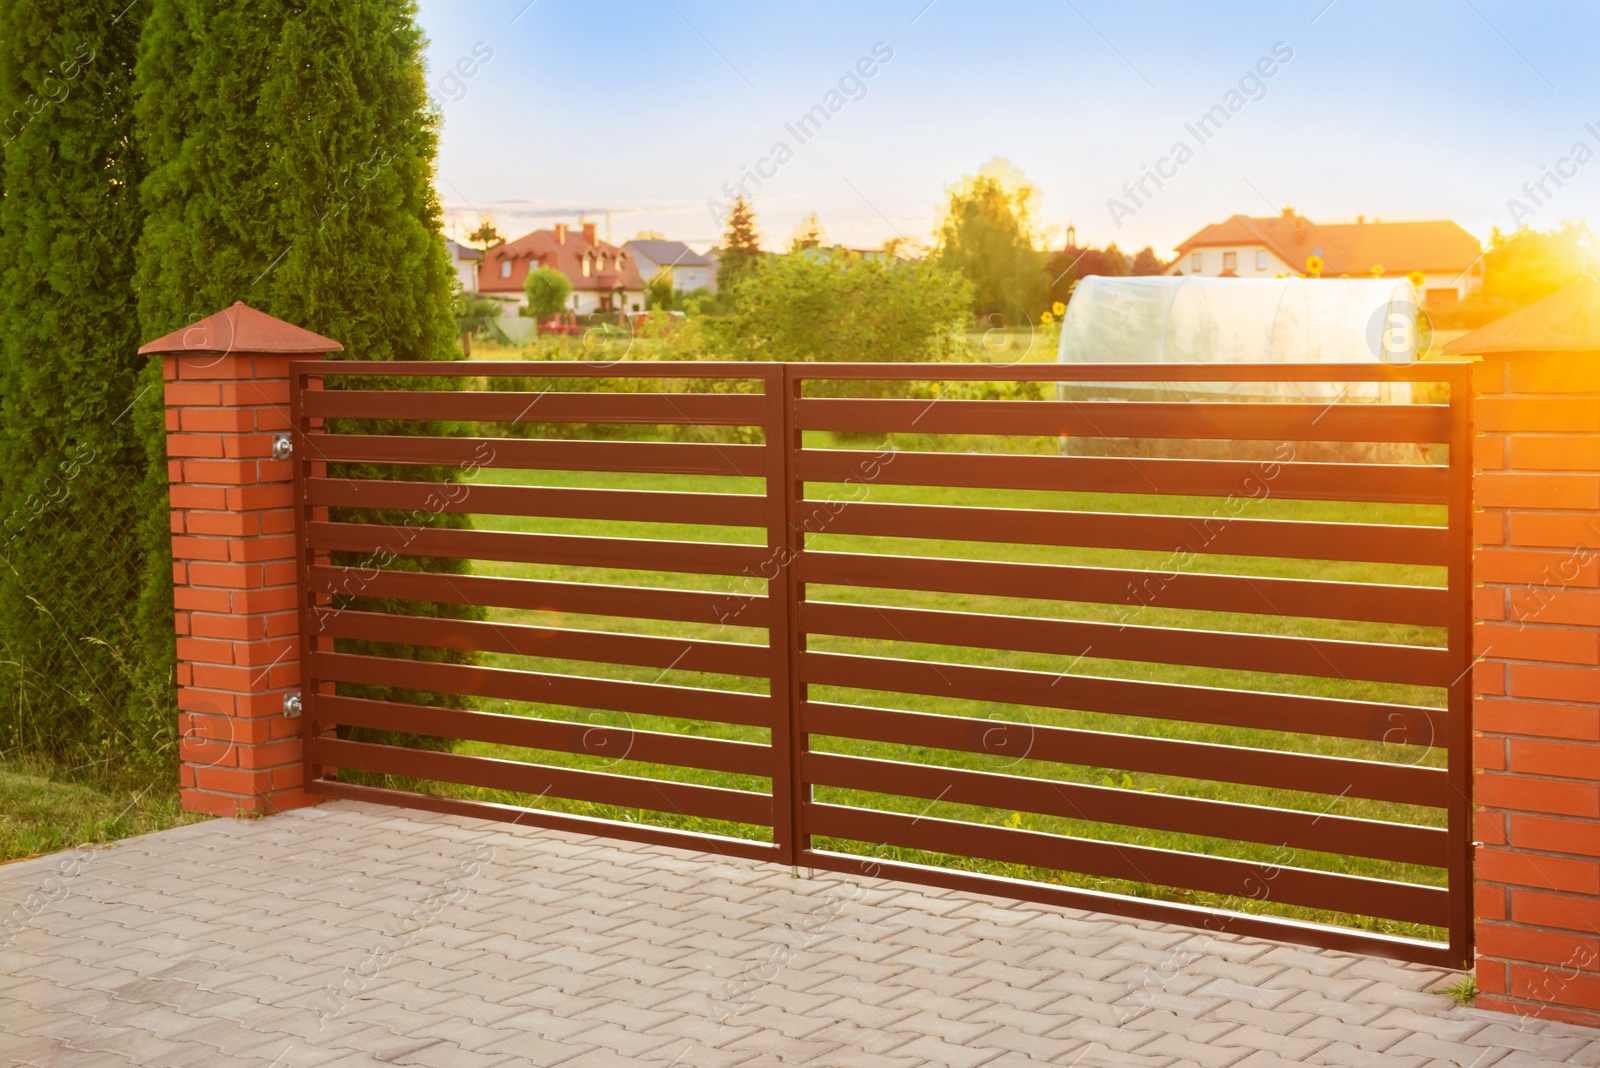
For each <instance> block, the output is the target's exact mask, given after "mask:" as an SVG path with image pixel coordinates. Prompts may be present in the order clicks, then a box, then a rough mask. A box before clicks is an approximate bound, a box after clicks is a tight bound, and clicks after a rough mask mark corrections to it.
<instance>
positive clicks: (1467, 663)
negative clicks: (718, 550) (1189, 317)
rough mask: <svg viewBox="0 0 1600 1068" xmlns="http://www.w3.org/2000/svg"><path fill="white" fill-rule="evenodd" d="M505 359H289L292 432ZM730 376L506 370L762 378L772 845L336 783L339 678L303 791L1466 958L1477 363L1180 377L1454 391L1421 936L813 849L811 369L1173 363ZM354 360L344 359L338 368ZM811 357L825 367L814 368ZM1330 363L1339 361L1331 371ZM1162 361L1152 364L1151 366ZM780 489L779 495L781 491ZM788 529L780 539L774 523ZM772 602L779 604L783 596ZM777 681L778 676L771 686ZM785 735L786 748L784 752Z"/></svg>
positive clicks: (1069, 373) (1010, 371)
mask: <svg viewBox="0 0 1600 1068" xmlns="http://www.w3.org/2000/svg"><path fill="white" fill-rule="evenodd" d="M510 366H511V365H509V364H491V363H488V362H487V361H483V362H475V363H473V364H471V365H466V366H458V365H450V364H424V363H413V364H401V363H386V364H384V363H379V364H368V365H365V366H361V367H360V368H359V369H358V368H356V367H352V366H349V365H348V364H339V363H333V362H330V361H320V360H319V361H300V360H296V361H294V362H292V363H290V365H289V374H290V379H291V383H290V384H291V388H290V390H289V393H290V396H289V402H290V419H291V426H292V428H293V431H294V435H295V440H296V442H297V443H298V442H302V441H307V440H309V439H308V438H307V436H306V435H307V434H308V433H310V432H312V431H314V430H315V429H317V425H316V424H317V422H318V421H317V420H315V419H313V418H311V417H308V416H307V414H306V413H305V410H304V404H303V399H304V393H305V391H306V390H307V389H314V388H317V385H314V384H313V381H314V380H316V382H317V384H320V377H321V376H322V375H325V374H329V373H337V374H371V373H373V372H378V373H384V372H388V373H395V374H403V375H434V376H438V375H448V376H452V377H478V376H481V375H482V374H484V373H485V372H493V371H496V370H498V371H500V372H501V373H505V374H511V373H513V372H512V371H511V370H508V369H507V368H508V367H510ZM732 366H738V367H740V368H741V369H742V370H741V371H740V372H739V373H730V365H729V364H687V363H666V364H649V363H643V362H640V363H631V364H629V365H628V366H627V369H626V371H621V372H619V371H618V370H617V369H615V368H599V367H597V366H596V365H593V364H584V363H570V362H569V363H564V364H563V363H554V362H552V363H548V364H541V365H539V366H538V367H537V368H534V369H530V368H529V367H528V366H527V365H526V364H520V363H519V364H517V365H515V372H514V373H515V374H517V375H519V376H523V377H527V376H529V373H530V371H531V370H532V371H536V372H537V373H538V374H541V375H550V374H552V373H553V374H557V375H562V376H565V377H606V376H607V375H610V374H616V373H622V374H625V375H626V376H627V377H668V376H670V377H713V376H714V377H724V378H741V379H751V380H754V379H760V380H762V382H763V385H764V389H765V395H766V397H767V403H766V412H767V415H766V420H767V422H766V424H765V425H766V427H767V442H766V448H767V449H768V450H769V456H768V470H769V476H768V479H769V481H768V487H767V503H768V508H769V519H768V545H767V548H768V550H769V551H770V552H772V553H773V554H774V555H775V557H779V556H781V560H779V561H778V564H777V574H776V575H775V576H772V577H768V579H767V589H768V597H769V599H770V600H769V605H770V609H771V611H770V618H769V650H770V652H771V654H772V656H771V660H772V669H771V676H770V678H771V680H772V690H771V693H772V697H773V701H774V704H776V703H777V701H778V700H779V697H778V695H779V693H780V692H781V693H783V694H784V695H785V698H784V701H785V704H786V706H787V708H786V714H778V715H775V716H774V718H773V721H772V723H771V725H770V730H771V746H772V748H773V750H774V751H775V752H774V764H773V767H774V775H773V776H772V798H773V817H774V822H773V841H772V844H771V845H767V844H766V843H757V842H752V841H747V840H740V839H731V838H725V837H721V836H711V835H704V834H695V833H691V832H681V831H676V830H671V829H658V828H652V827H648V826H644V825H637V824H619V823H615V822H613V821H608V820H599V819H592V818H589V817H582V816H572V815H567V814H562V813H550V812H545V811H542V810H531V809H522V808H512V807H509V806H501V805H493V804H487V803H483V802H470V801H458V800H453V799H448V798H437V797H431V796H427V795H416V794H396V792H394V791H384V790H379V789H375V788H371V787H364V786H356V785H352V784H347V783H339V782H337V781H335V780H329V779H327V778H326V777H325V773H326V771H327V770H328V769H326V768H324V767H322V766H321V765H319V764H318V763H317V762H316V761H315V760H314V755H313V750H314V748H315V743H314V739H313V733H312V732H313V729H314V724H315V715H314V708H315V702H316V698H317V696H318V695H319V694H320V693H323V692H331V689H332V686H333V684H332V683H324V684H321V685H320V686H319V687H318V688H317V689H316V690H313V689H312V687H311V686H307V688H306V689H307V692H306V693H305V697H304V700H305V715H304V717H303V719H302V737H303V739H304V742H305V746H304V761H305V783H306V789H307V791H308V792H310V793H312V794H316V795H320V796H328V797H346V798H350V799H355V800H364V801H377V802H381V803H387V804H398V805H402V806H405V807H416V808H422V809H426V810H431V811H437V812H446V813H453V814H459V815H469V816H476V817H483V818H490V819H499V820H507V821H511V822H522V823H527V824H529V825H533V826H542V827H549V828H551V829H557V830H567V831H574V832H577V833H584V834H596V835H602V836H606V837H614V838H622V839H628V840H635V841H641V842H648V843H653V844H660V845H671V846H677V847H684V848H690V849H695V850H699V851H706V850H707V849H710V850H713V851H720V852H723V853H726V854H728V855H735V856H745V857H749V858H751V859H761V860H770V861H776V862H778V863H787V864H790V865H792V866H806V867H809V868H814V869H822V870H831V871H840V872H848V873H854V874H863V873H867V872H869V871H870V872H871V873H872V874H874V875H882V876H885V877H892V878H897V879H900V880H903V881H907V882H914V883H923V884H927V885H934V886H941V887H946V888H951V889H961V890H967V891H976V892H983V893H994V894H998V895H1001V896H1005V897H1010V898H1017V899H1021V900H1030V901H1037V902H1041V903H1046V904H1053V905H1060V906H1064V907H1070V908H1079V909H1088V910H1092V911H1098V912H1106V913H1112V914H1117V915H1124V916H1132V917H1135V918H1141V919H1149V920H1156V921H1161V922H1169V923H1174V924H1179V925H1184V926H1189V927H1195V928H1199V929H1203V930H1209V931H1213V932H1216V933H1229V934H1239V935H1254V936H1259V937H1266V938H1276V939H1284V938H1286V937H1287V938H1289V939H1291V940H1293V941H1296V942H1301V943H1305V944H1311V945H1316V946H1321V947H1324V948H1330V949H1340V950H1346V951H1352V952H1363V953H1370V954H1375V955H1380V956H1389V957H1395V958H1399V959H1405V960H1411V961H1416V962H1419V963H1426V964H1432V965H1436V966H1441V967H1450V968H1455V967H1460V966H1462V963H1463V962H1465V961H1470V959H1471V957H1472V952H1473V944H1472V943H1473V913H1472V902H1473V893H1472V856H1473V842H1472V803H1471V787H1472V765H1471V759H1472V756H1471V741H1472V725H1471V690H1472V687H1471V668H1472V663H1473V661H1472V651H1471V644H1470V643H1471V629H1470V624H1471V604H1472V587H1471V531H1470V526H1471V524H1470V519H1471V511H1470V509H1471V489H1472V462H1471V441H1472V421H1471V405H1470V392H1469V382H1470V374H1471V365H1470V364H1445V363H1429V364H1424V365H1419V366H1417V367H1416V368H1412V369H1407V368H1380V367H1373V366H1369V365H1360V367H1359V370H1360V373H1359V374H1357V373H1354V372H1353V371H1352V369H1351V367H1350V366H1348V365H1321V366H1318V365H1307V366H1306V367H1304V368H1299V369H1298V370H1297V371H1287V370H1286V369H1285V368H1284V367H1283V366H1282V365H1242V364H1224V365H1207V367H1209V368H1211V369H1212V373H1206V374H1201V373H1199V371H1198V370H1197V369H1186V370H1188V371H1190V372H1191V373H1190V375H1189V377H1191V378H1195V379H1199V378H1216V379H1224V378H1226V379H1228V380H1249V379H1252V378H1254V379H1258V380H1272V381H1282V380H1302V381H1324V380H1328V379H1329V378H1330V377H1332V378H1338V379H1339V380H1344V381H1350V380H1364V381H1419V380H1420V381H1444V382H1446V383H1447V384H1448V385H1449V388H1450V400H1449V404H1448V408H1449V428H1450V429H1449V438H1448V441H1447V442H1446V444H1447V446H1448V449H1449V460H1448V463H1449V496H1448V502H1447V524H1446V527H1445V530H1446V531H1447V532H1448V533H1447V540H1448V545H1449V549H1448V558H1447V560H1446V561H1444V562H1443V565H1442V566H1445V567H1446V570H1447V575H1448V584H1449V586H1448V588H1449V589H1450V590H1451V591H1452V597H1451V600H1452V610H1451V613H1450V622H1449V625H1448V627H1447V632H1448V642H1449V646H1448V647H1449V649H1450V651H1451V653H1452V658H1451V659H1452V664H1453V665H1454V667H1455V669H1456V672H1457V673H1456V675H1455V681H1454V682H1452V683H1451V684H1450V686H1449V687H1448V688H1447V707H1446V709H1445V710H1444V711H1445V730H1444V734H1445V737H1446V743H1445V745H1446V750H1447V754H1448V756H1447V760H1448V767H1447V773H1448V779H1449V783H1450V787H1451V797H1450V799H1449V804H1448V805H1447V806H1446V812H1447V830H1448V834H1449V837H1450V851H1449V864H1448V866H1447V869H1446V870H1447V871H1448V884H1447V888H1448V894H1449V925H1448V942H1447V943H1445V944H1438V943H1431V942H1422V941H1418V940H1414V939H1406V938H1399V937H1395V936H1387V935H1377V934H1372V933H1368V932H1364V931H1360V930H1356V929H1347V928H1337V927H1332V926H1329V925H1323V924H1314V923H1309V922H1304V921H1297V920H1291V919H1284V918H1277V917H1265V916H1254V915H1249V914H1243V913H1237V912H1230V911H1227V910H1223V909H1216V908H1208V907H1202V906H1192V905H1183V904H1177V903H1172V902H1161V901H1153V900H1149V899H1144V898H1135V897H1131V896H1125V895H1120V894H1112V893H1106V892H1100V891H1093V890H1084V889H1069V888H1066V887H1060V886H1052V885H1050V884H1042V883H1035V882H1030V881H1026V880H1019V879H1009V878H1005V877H1000V876H990V875H979V874H975V873H970V872H963V871H959V870H956V869H946V868H938V867H931V866H923V865H915V864H905V863H901V862H895V861H879V860H875V859H873V858H871V857H865V856H857V855H850V854H839V853H832V852H829V851H824V850H817V849H815V848H814V847H812V846H811V845H810V835H809V834H808V833H807V831H806V827H805V806H806V804H807V802H808V795H809V792H810V791H809V789H808V784H807V781H806V779H805V776H804V775H803V773H802V771H801V767H800V762H801V760H802V758H803V755H804V753H805V752H807V751H808V750H809V736H808V735H807V734H806V733H805V732H803V730H802V729H801V719H800V713H801V708H802V706H803V704H804V701H805V698H806V686H807V684H806V683H804V682H802V681H800V679H801V676H800V671H799V666H798V664H799V658H800V657H801V655H802V654H803V652H804V647H803V643H804V633H803V631H802V629H801V627H800V622H799V613H800V605H801V603H802V600H803V597H804V584H803V583H802V582H801V580H800V578H799V574H798V568H797V567H795V566H794V565H795V562H796V561H797V560H798V559H799V558H800V556H801V555H803V553H804V552H805V547H804V541H805V538H804V534H803V533H802V532H801V531H800V517H801V510H802V502H803V501H804V492H803V489H804V487H803V485H802V484H801V483H800V482H799V481H798V480H797V474H796V462H795V460H796V456H797V454H798V452H799V450H800V446H801V436H802V431H801V430H800V429H799V428H798V426H797V422H796V410H795V409H796V404H797V402H798V400H799V399H800V397H801V394H802V391H803V387H804V384H805V382H806V381H812V380H818V379H839V378H889V379H916V380H928V381H949V380H1035V381H1111V380H1140V379H1146V380H1170V379H1171V377H1172V372H1171V370H1170V368H1166V367H1154V368H1152V367H1145V366H1141V365H1127V364H1101V365H1070V366H1067V367H1063V366H1062V365H1054V364H1052V365H1022V366H1011V367H996V366H993V365H986V364H979V365H972V364H956V365H896V364H889V365H882V364H849V365H818V364H759V363H750V364H741V365H732ZM347 368H348V369H347ZM819 369H820V370H819ZM1330 370H1331V371H1332V372H1333V374H1332V375H1330ZM1157 372H1159V373H1157ZM322 466H323V465H322V461H320V460H318V459H316V458H314V457H311V456H301V457H298V458H297V460H296V462H294V463H293V473H294V481H295V509H294V511H295V520H296V530H297V537H296V552H297V559H296V567H297V575H298V582H297V589H298V591H299V615H300V621H301V625H300V636H299V637H300V653H301V662H302V664H303V665H304V667H305V668H306V670H307V673H308V675H309V671H310V668H311V665H312V663H313V657H314V655H315V654H316V653H317V652H319V651H326V650H329V649H331V647H332V640H331V639H329V638H319V637H317V636H316V635H315V633H314V624H313V619H314V616H315V610H316V607H317V603H316V599H315V597H314V596H313V595H312V593H311V591H310V588H309V585H308V583H307V581H306V575H307V569H308V567H309V566H310V564H311V563H312V558H311V556H310V553H309V550H308V548H307V538H306V530H307V524H308V523H309V522H311V521H313V520H315V519H316V518H317V511H318V510H317V509H315V508H313V507H312V506H311V505H309V504H308V503H307V495H306V490H305V480H306V478H307V477H312V476H314V475H315V474H316V473H317V472H318V471H319V470H320V469H321V467H322ZM775 487H776V489H777V491H778V492H775ZM780 534H781V539H780V537H778V535H780ZM780 601H781V604H780V603H779V602H780ZM780 680H781V687H780ZM780 747H781V750H780Z"/></svg>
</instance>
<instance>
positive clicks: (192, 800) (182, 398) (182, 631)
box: [139, 303, 343, 816]
mask: <svg viewBox="0 0 1600 1068" xmlns="http://www.w3.org/2000/svg"><path fill="white" fill-rule="evenodd" d="M342 348H343V346H341V345H340V344H339V343H338V342H336V341H332V340H330V339H328V338H325V337H322V336H320V335H318V334H313V333H311V332H310V331H309V330H302V329H300V328H299V327H297V326H293V325H291V324H289V323H286V322H283V321H282V320H280V319H274V318H272V317H271V316H269V315H264V314H262V313H261V312H258V311H256V310H254V309H253V308H249V307H246V306H245V305H244V304H242V303H238V304H234V305H233V306H232V307H230V308H228V309H226V310H225V311H221V312H218V313H217V314H216V315H213V316H211V317H210V318H207V319H202V320H201V321H200V322H198V323H195V324H193V325H192V326H189V327H187V328H185V329H182V330H178V331H175V332H174V333H171V334H168V335H167V336H166V337H163V338H159V339H157V340H155V341H152V342H150V343H149V344H147V345H145V346H143V347H142V348H140V349H139V352H140V353H141V354H151V355H160V356H161V358H162V377H163V381H164V387H165V394H166V405H167V457H168V460H167V465H168V480H169V482H170V483H171V500H172V557H173V564H172V568H173V587H174V591H173V600H174V608H175V618H174V621H175V626H176V628H177V633H178V678H177V682H178V722H179V736H180V739H181V740H180V753H179V758H180V761H181V765H180V769H179V774H180V793H181V797H182V803H183V807H184V809H185V810H186V811H189V812H206V813H210V814H212V815H216V816H261V815H267V814H270V813H273V812H278V811H282V810H284V809H289V808H295V807H298V806H301V805H308V804H315V803H316V801H317V798H314V797H311V796H310V795H308V794H306V793H305V791H304V789H303V781H302V780H303V769H302V762H301V754H302V749H303V746H302V744H301V735H300V732H301V724H300V720H299V719H298V718H296V716H295V715H294V714H292V713H293V712H294V709H293V708H292V704H291V705H289V706H287V707H286V702H285V697H286V696H288V695H291V694H293V693H295V692H296V691H297V690H298V689H299V684H300V663H299V626H300V622H299V613H298V612H297V610H296V609H297V599H296V587H295V583H296V580H297V577H298V576H297V574H296V567H295V533H294V509H293V504H294V501H293V475H292V461H291V460H289V459H287V458H284V457H283V456H282V453H283V451H284V449H285V446H286V445H287V446H288V447H289V448H291V449H292V448H294V447H297V446H298V445H299V444H300V443H298V442H294V441H292V440H290V441H284V440H280V439H284V438H285V437H286V436H287V435H288V433H289V430H290V425H289V361H290V360H291V359H295V358H300V359H305V358H307V357H311V356H316V355H321V354H326V353H332V352H337V351H340V350H341V349H342Z"/></svg>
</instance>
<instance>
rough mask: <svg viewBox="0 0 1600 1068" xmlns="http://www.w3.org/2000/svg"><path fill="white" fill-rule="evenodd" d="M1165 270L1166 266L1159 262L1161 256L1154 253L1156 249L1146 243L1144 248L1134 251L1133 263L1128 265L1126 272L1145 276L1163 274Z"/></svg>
mask: <svg viewBox="0 0 1600 1068" xmlns="http://www.w3.org/2000/svg"><path fill="white" fill-rule="evenodd" d="M1166 271H1167V266H1166V264H1164V263H1162V262H1161V257H1160V256H1157V255H1156V250H1155V249H1153V248H1151V247H1150V246H1149V245H1146V246H1145V247H1144V248H1142V249H1140V250H1139V251H1138V252H1136V253H1134V257H1133V263H1132V265H1131V266H1130V268H1129V271H1128V273H1129V274H1132V275H1133V276H1135V277H1146V276H1149V275H1157V274H1165V273H1166Z"/></svg>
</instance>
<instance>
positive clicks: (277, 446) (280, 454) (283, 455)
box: [272, 434, 294, 460]
mask: <svg viewBox="0 0 1600 1068" xmlns="http://www.w3.org/2000/svg"><path fill="white" fill-rule="evenodd" d="M293 455H294V442H293V441H291V440H289V435H288V434H274V435H272V458H273V459H274V460H287V459H288V458H289V457H291V456H293Z"/></svg>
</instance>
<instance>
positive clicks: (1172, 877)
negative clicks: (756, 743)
mask: <svg viewBox="0 0 1600 1068" xmlns="http://www.w3.org/2000/svg"><path fill="white" fill-rule="evenodd" d="M804 812H805V821H806V822H805V827H806V830H807V831H808V832H809V833H810V834H812V835H825V836H828V837H831V838H843V839H847V840H850V841H856V842H867V843H877V844H883V845H890V846H898V847H900V848H903V849H921V850H926V851H928V852H932V853H944V854H954V855H957V856H967V857H978V858H981V859H984V860H996V861H1001V862H1003V863H1009V864H1025V865H1029V866H1033V867H1039V868H1045V869H1047V870H1054V871H1070V872H1079V873H1082V874H1085V875H1097V876H1101V877H1103V878H1108V879H1126V880H1129V881H1132V882H1139V883H1149V884H1153V885H1157V886H1173V887H1181V888H1184V889H1189V890H1200V891H1205V892H1209V893H1213V894H1227V895H1231V896H1236V897H1245V898H1255V899H1270V900H1272V901H1274V902H1277V903H1279V904H1287V905H1304V906H1307V907H1310V908H1317V909H1328V910H1330V911H1333V912H1346V913H1356V914H1359V915H1364V916H1377V917H1382V918H1384V919H1392V920H1400V921H1402V922H1405V923H1421V924H1430V925H1434V926H1443V925H1444V924H1446V923H1447V922H1448V917H1449V908H1448V903H1449V895H1448V892H1447V891H1445V890H1443V889H1440V888H1437V887H1432V886H1417V885H1414V884H1411V883H1396V882H1386V881H1384V880H1381V879H1368V878H1363V877H1359V876H1353V875H1338V874H1334V873H1332V872H1320V871H1312V870H1309V869H1306V868H1291V867H1287V866H1282V865H1278V864H1273V863H1263V862H1250V861H1243V860H1231V859H1227V858H1224V857H1209V856H1201V855H1197V854H1192V853H1178V852H1174V851H1171V850H1165V849H1152V848H1150V847H1148V846H1135V845H1125V844H1123V843H1120V842H1102V841H1095V840H1093V839H1087V838H1069V837H1065V836H1061V835H1052V834H1041V833H1039V832H1037V831H1022V830H1012V829H1010V828H1005V827H991V826H984V825H981V824H973V823H962V822H959V821H956V820H943V819H934V818H931V817H928V816H907V815H903V814H901V813H895V812H880V811H877V810H874V809H863V808H847V807H844V806H840V805H824V804H816V803H812V804H807V805H806V806H805V809H804Z"/></svg>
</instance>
